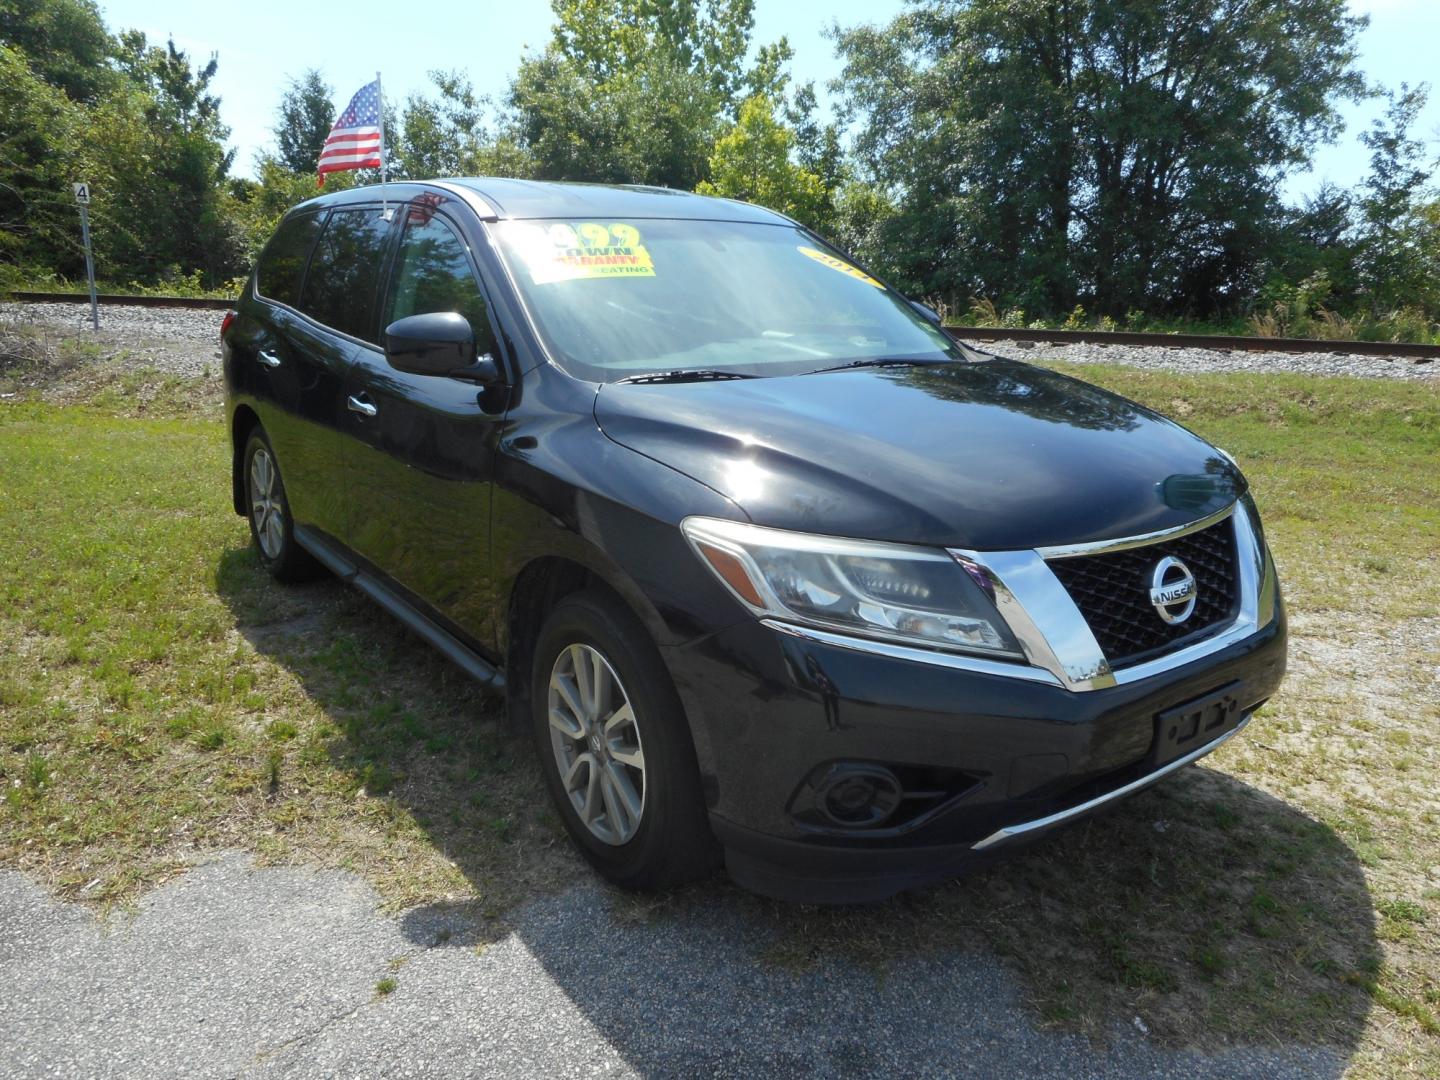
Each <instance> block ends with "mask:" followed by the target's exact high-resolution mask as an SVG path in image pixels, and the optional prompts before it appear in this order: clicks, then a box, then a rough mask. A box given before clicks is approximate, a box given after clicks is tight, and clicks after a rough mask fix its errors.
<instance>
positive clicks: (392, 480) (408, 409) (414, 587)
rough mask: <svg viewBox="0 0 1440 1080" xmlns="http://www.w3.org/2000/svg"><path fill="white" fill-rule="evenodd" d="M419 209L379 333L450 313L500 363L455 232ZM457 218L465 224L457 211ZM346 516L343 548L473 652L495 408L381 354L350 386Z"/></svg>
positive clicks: (406, 225)
mask: <svg viewBox="0 0 1440 1080" xmlns="http://www.w3.org/2000/svg"><path fill="white" fill-rule="evenodd" d="M436 201H437V200H435V199H434V198H433V197H428V198H422V199H420V200H417V201H416V202H414V203H411V204H409V205H408V206H407V207H404V208H402V211H401V212H400V213H399V214H398V215H397V217H398V218H400V219H401V220H400V221H399V225H398V227H399V228H400V230H401V232H400V235H399V240H398V244H397V246H396V250H395V253H394V256H393V262H392V267H391V271H390V275H389V287H388V289H387V292H386V295H385V297H384V299H383V301H382V303H381V305H380V320H379V326H380V327H384V326H387V325H389V324H390V323H391V322H394V321H395V320H396V319H402V318H405V317H406V316H409V315H421V314H425V313H428V312H435V311H453V312H458V313H459V314H461V315H464V316H465V318H466V319H467V320H468V321H469V322H470V325H471V328H472V329H473V330H474V331H475V338H476V344H477V347H478V352H479V353H480V354H481V355H484V354H487V353H488V354H490V355H491V356H494V357H495V358H496V360H497V361H500V360H501V357H500V354H499V351H498V347H497V344H496V336H495V331H494V327H493V325H492V321H491V314H490V311H489V305H488V304H487V303H486V299H485V293H484V290H483V288H482V287H481V283H480V279H479V277H478V275H477V267H476V263H475V260H474V258H473V256H472V253H471V251H470V248H469V245H468V244H467V243H466V241H465V239H464V238H463V235H462V233H461V230H460V229H459V228H458V227H457V226H456V224H455V222H454V221H453V220H451V219H449V218H448V217H447V216H446V215H444V214H442V213H438V212H437V211H436V209H435V203H436ZM460 212H463V208H462V209H461V211H460ZM348 401H349V402H350V404H351V405H352V407H356V408H358V409H359V410H360V411H358V412H355V413H352V414H351V416H350V420H351V431H352V432H353V434H354V436H355V439H356V443H355V444H354V449H353V450H352V451H351V455H352V456H351V468H350V477H351V491H352V496H353V498H352V507H353V512H352V515H351V517H350V520H349V529H348V532H347V543H348V544H349V546H350V547H351V548H352V549H353V550H354V551H355V552H356V553H358V554H359V555H361V556H362V557H363V558H365V559H366V560H368V561H369V562H370V563H372V564H373V565H374V566H376V567H377V568H379V569H380V570H381V571H383V572H384V573H385V574H387V575H388V576H389V577H390V578H391V579H392V580H393V581H394V582H395V583H397V584H398V585H400V586H402V587H403V588H404V589H405V590H406V591H407V592H409V593H411V594H412V595H413V596H414V597H416V598H418V599H420V600H421V601H423V602H424V603H425V604H426V605H428V606H429V607H430V608H432V609H433V610H434V612H436V613H438V614H439V615H441V616H442V617H444V618H445V619H446V620H447V621H449V622H450V623H451V624H452V628H454V629H457V630H459V631H461V632H462V633H463V635H464V636H465V637H467V638H469V639H470V640H471V643H472V644H476V643H479V642H481V641H483V640H484V639H485V638H486V637H487V636H488V624H489V620H490V616H491V609H492V607H493V598H492V597H490V596H489V595H488V594H487V591H486V589H485V587H484V584H483V583H484V582H485V581H486V580H488V578H487V573H486V571H487V568H488V561H489V531H490V498H491V475H492V460H493V456H494V447H495V441H496V439H497V438H498V433H499V428H500V423H501V420H502V419H503V415H504V412H503V409H504V401H505V396H504V393H503V392H500V391H497V390H495V389H493V388H492V389H489V390H482V389H481V388H479V387H476V386H474V385H473V384H470V383H465V382H460V381H458V380H455V379H448V378H439V377H435V376H423V375H408V374H406V373H404V372H401V371H397V370H395V369H394V368H392V367H391V366H390V365H389V364H388V363H386V361H385V357H384V354H383V352H382V351H381V350H380V349H379V348H373V349H366V350H363V351H362V352H361V353H360V354H359V356H358V357H357V363H356V366H355V368H354V370H353V373H352V376H351V383H350V386H349V395H348Z"/></svg>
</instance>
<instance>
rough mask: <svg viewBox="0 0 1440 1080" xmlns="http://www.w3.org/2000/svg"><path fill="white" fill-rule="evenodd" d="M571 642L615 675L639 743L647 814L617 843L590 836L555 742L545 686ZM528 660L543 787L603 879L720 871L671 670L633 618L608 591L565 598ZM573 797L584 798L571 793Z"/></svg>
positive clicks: (640, 883) (637, 883)
mask: <svg viewBox="0 0 1440 1080" xmlns="http://www.w3.org/2000/svg"><path fill="white" fill-rule="evenodd" d="M572 645H580V646H588V647H589V648H590V649H593V650H595V651H597V652H598V653H600V654H601V656H602V657H603V659H604V660H605V662H606V663H608V665H609V666H610V668H611V669H612V672H613V675H614V676H618V679H619V682H620V684H622V685H621V687H620V692H622V693H623V695H624V696H625V697H626V698H628V700H629V704H630V706H631V708H632V709H633V712H634V717H635V725H634V730H635V731H636V732H638V735H637V736H636V739H637V741H638V742H639V743H640V744H642V745H643V760H644V770H643V811H642V813H641V814H640V816H639V824H638V826H636V827H635V828H634V831H633V835H631V836H629V838H628V839H626V840H624V842H618V843H617V842H615V838H614V836H613V834H612V839H611V840H610V841H609V842H607V841H606V840H603V839H601V838H600V837H599V836H597V835H596V834H595V833H594V832H592V829H591V827H590V826H588V825H586V823H585V821H584V820H583V818H582V817H581V812H580V811H579V810H577V808H576V806H575V804H574V803H573V802H572V801H571V796H570V795H569V794H567V792H566V788H565V785H564V781H563V780H562V778H561V771H560V770H561V765H560V762H559V760H558V757H557V754H558V751H557V750H556V749H555V746H554V744H553V743H552V738H551V724H550V715H549V712H550V705H549V700H550V681H551V675H552V673H554V672H555V670H556V663H557V661H558V660H560V658H561V654H562V653H566V652H567V651H568V650H569V649H570V647H571V646H572ZM534 655H535V665H534V669H533V673H532V677H531V685H530V701H531V712H532V720H533V733H534V738H535V750H536V754H537V756H538V757H539V760H540V770H541V772H542V773H544V775H545V784H546V787H548V788H549V790H550V796H551V798H552V799H553V800H554V803H555V806H556V808H557V809H558V811H559V813H560V817H561V819H562V820H563V821H564V822H565V828H566V830H567V831H568V832H569V833H570V837H571V839H572V840H573V841H574V842H575V846H576V847H578V848H579V849H580V852H581V854H583V855H584V856H585V858H586V859H587V860H588V861H589V862H590V864H591V865H592V866H594V867H595V869H596V870H598V871H599V872H600V874H601V875H602V876H603V877H605V878H606V879H607V880H608V881H611V882H613V883H614V884H616V885H619V886H620V887H621V888H625V889H632V890H637V891H648V890H654V889H661V888H666V887H669V886H672V885H678V884H681V883H683V882H686V881H693V880H695V879H698V878H701V877H704V876H706V875H707V874H709V873H710V872H712V871H713V870H714V869H715V868H716V867H717V866H718V865H719V859H720V848H719V845H718V844H717V843H716V842H715V838H714V836H713V834H712V833H711V832H710V823H709V819H708V817H707V815H706V812H705V801H704V798H703V796H702V794H701V787H700V771H699V768H698V766H697V764H696V761H695V747H694V744H693V743H692V742H691V739H690V731H689V726H688V724H687V722H686V720H685V713H684V709H683V707H682V706H681V704H680V698H679V696H678V695H677V694H676V693H675V688H674V685H673V684H672V683H671V681H670V674H669V672H668V671H666V670H665V665H664V662H663V661H662V660H661V659H660V654H659V652H658V651H657V650H656V648H655V645H654V643H653V641H652V640H651V638H650V635H649V634H648V633H647V632H646V631H645V628H644V626H643V625H642V624H641V623H640V621H639V619H637V618H636V617H635V616H634V614H633V613H631V612H630V611H629V610H628V609H627V608H626V607H625V606H624V605H623V604H622V603H620V602H619V601H618V600H616V599H614V598H612V597H611V596H609V595H608V594H605V593H601V592H598V591H587V592H582V593H576V594H574V595H571V596H567V597H565V598H564V599H563V600H561V601H560V602H559V603H558V604H557V605H556V606H555V608H554V610H552V611H551V612H550V615H549V617H548V618H547V619H546V620H545V624H544V626H542V627H541V629H540V636H539V639H538V640H537V642H536V647H535V654H534ZM612 700H613V699H612ZM614 711H615V710H611V713H612V715H613V713H614ZM602 715H603V712H602ZM561 738H562V739H564V738H570V739H572V740H574V743H573V745H574V746H575V747H580V748H583V747H585V746H586V745H590V746H592V747H593V746H594V744H593V743H588V744H587V741H586V740H585V739H581V738H577V737H575V736H562V737H561ZM599 752H600V751H598V750H596V751H595V753H599ZM632 752H633V751H632ZM590 756H592V758H593V756H594V754H591V755H590ZM612 790H613V789H612ZM617 797H618V796H617ZM577 798H583V794H582V793H578V792H577Z"/></svg>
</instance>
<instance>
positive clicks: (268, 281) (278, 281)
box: [230, 210, 351, 535]
mask: <svg viewBox="0 0 1440 1080" xmlns="http://www.w3.org/2000/svg"><path fill="white" fill-rule="evenodd" d="M326 217H327V214H326V212H325V211H323V210H321V211H316V212H312V213H305V214H296V215H293V216H291V217H289V218H286V219H285V221H284V222H283V223H282V224H281V226H280V228H279V229H278V230H277V231H276V234H275V236H274V237H273V238H272V239H271V241H270V243H269V244H267V245H266V248H265V251H264V253H263V254H262V255H261V257H260V261H259V266H258V268H257V271H256V287H255V293H256V303H254V304H253V305H251V306H250V307H249V310H248V312H247V314H249V315H250V316H251V318H250V319H247V320H244V322H245V325H244V327H243V328H240V327H237V329H240V331H241V332H240V333H235V332H233V331H232V334H231V338H230V341H231V347H232V349H233V350H234V351H235V370H236V383H237V386H239V387H240V388H242V389H243V391H244V392H245V393H247V394H249V395H251V396H252V397H253V399H254V400H255V403H256V406H257V410H258V412H259V415H260V421H261V423H262V424H263V425H264V427H265V431H266V433H267V434H268V435H269V437H270V442H271V445H272V446H273V447H274V448H275V456H276V459H277V460H278V461H279V463H280V470H281V474H282V475H283V476H284V478H285V488H286V495H287V496H288V498H289V501H290V511H291V513H292V515H294V518H295V520H296V522H297V523H300V524H306V525H310V526H311V527H314V528H318V529H320V530H322V531H325V532H329V533H333V534H336V535H338V534H339V530H340V529H341V527H342V523H343V517H344V512H345V510H344V503H343V498H342V496H341V492H340V486H341V485H340V481H341V477H342V476H343V467H344V457H343V453H342V450H341V445H340V439H341V435H340V425H341V422H342V420H343V415H344V394H343V392H342V391H343V390H344V385H345V384H344V377H345V373H346V371H347V369H348V367H349V365H350V362H351V361H350V355H349V354H350V351H351V346H350V344H349V343H348V342H347V341H345V340H344V339H343V338H338V337H337V336H336V335H334V334H331V333H328V332H327V331H326V330H325V329H324V328H323V327H319V326H316V325H314V324H313V323H312V322H311V321H310V320H309V319H307V318H305V317H304V316H303V315H302V314H301V313H300V311H299V310H298V308H299V306H300V302H301V300H300V297H301V290H302V287H303V285H304V282H305V273H306V269H307V267H308V266H309V265H310V262H311V256H312V253H313V252H314V250H315V247H316V241H317V239H318V238H319V236H320V235H321V232H322V230H323V228H324V226H325V220H326Z"/></svg>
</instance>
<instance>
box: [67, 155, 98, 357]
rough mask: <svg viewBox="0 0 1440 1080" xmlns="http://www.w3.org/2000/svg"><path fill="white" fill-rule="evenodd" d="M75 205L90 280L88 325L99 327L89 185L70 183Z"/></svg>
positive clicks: (86, 270)
mask: <svg viewBox="0 0 1440 1080" xmlns="http://www.w3.org/2000/svg"><path fill="white" fill-rule="evenodd" d="M70 189H71V190H72V191H73V192H75V205H76V206H78V207H80V239H81V241H82V242H83V243H84V244H85V277H86V279H87V280H88V281H89V282H90V325H91V326H93V327H94V328H95V329H96V330H99V329H100V303H99V301H98V300H96V299H95V255H94V253H93V252H92V251H91V250H90V185H89V184H88V183H85V182H84V181H81V182H80V183H77V184H71V185H70Z"/></svg>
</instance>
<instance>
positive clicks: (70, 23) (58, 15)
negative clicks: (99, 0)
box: [0, 0, 115, 101]
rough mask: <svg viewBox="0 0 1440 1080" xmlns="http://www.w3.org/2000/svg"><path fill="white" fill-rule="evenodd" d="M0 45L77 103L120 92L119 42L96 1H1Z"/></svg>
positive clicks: (42, 79)
mask: <svg viewBox="0 0 1440 1080" xmlns="http://www.w3.org/2000/svg"><path fill="white" fill-rule="evenodd" d="M0 42H3V43H4V44H5V45H7V46H9V47H10V48H12V49H16V50H18V51H19V52H21V53H23V54H24V55H25V56H26V57H27V58H28V59H29V62H30V67H31V70H32V72H33V73H34V75H35V76H36V77H37V78H39V79H40V80H41V81H43V82H45V83H46V84H47V85H49V86H52V87H54V88H55V89H57V90H60V91H62V92H63V93H64V94H65V95H66V96H67V97H68V98H70V99H71V100H72V101H94V100H96V99H97V98H99V97H100V96H101V95H102V94H103V93H105V92H106V91H108V90H110V89H113V87H114V83H115V79H114V75H113V72H111V71H110V70H109V67H108V61H109V59H110V56H111V53H112V51H113V49H114V42H113V41H112V40H111V37H110V33H109V31H107V30H106V29H105V23H104V20H103V19H101V17H100V9H99V8H97V7H96V6H95V4H94V3H93V0H0Z"/></svg>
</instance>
